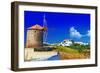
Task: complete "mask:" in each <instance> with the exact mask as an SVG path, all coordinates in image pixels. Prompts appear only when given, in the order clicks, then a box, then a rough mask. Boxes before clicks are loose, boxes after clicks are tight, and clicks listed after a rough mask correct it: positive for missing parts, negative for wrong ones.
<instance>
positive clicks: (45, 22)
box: [43, 14, 48, 43]
mask: <svg viewBox="0 0 100 73" xmlns="http://www.w3.org/2000/svg"><path fill="white" fill-rule="evenodd" d="M43 27H44V28H46V30H45V31H44V35H43V42H44V43H46V42H47V30H48V29H47V21H46V18H45V14H44V16H43Z"/></svg>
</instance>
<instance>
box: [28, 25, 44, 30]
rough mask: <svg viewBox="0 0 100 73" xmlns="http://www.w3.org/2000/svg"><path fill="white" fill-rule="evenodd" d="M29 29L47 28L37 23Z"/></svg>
mask: <svg viewBox="0 0 100 73" xmlns="http://www.w3.org/2000/svg"><path fill="white" fill-rule="evenodd" d="M28 29H32V30H44V29H45V28H44V27H42V26H40V25H38V24H36V25H33V26H31V27H29V28H28Z"/></svg>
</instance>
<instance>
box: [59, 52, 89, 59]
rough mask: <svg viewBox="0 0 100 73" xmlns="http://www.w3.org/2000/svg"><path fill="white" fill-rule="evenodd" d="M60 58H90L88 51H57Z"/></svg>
mask: <svg viewBox="0 0 100 73" xmlns="http://www.w3.org/2000/svg"><path fill="white" fill-rule="evenodd" d="M59 53H60V58H61V60H64V59H88V58H90V52H82V53H66V52H59Z"/></svg>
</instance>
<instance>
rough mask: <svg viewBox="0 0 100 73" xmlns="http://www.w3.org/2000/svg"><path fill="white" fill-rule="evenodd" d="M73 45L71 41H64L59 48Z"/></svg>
mask: <svg viewBox="0 0 100 73" xmlns="http://www.w3.org/2000/svg"><path fill="white" fill-rule="evenodd" d="M73 43H74V41H72V40H64V41H63V42H61V43H60V44H59V45H61V46H71V45H73Z"/></svg>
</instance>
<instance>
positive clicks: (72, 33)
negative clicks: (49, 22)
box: [70, 27, 82, 38]
mask: <svg viewBox="0 0 100 73" xmlns="http://www.w3.org/2000/svg"><path fill="white" fill-rule="evenodd" d="M70 37H72V38H81V37H82V34H80V32H79V31H77V29H75V28H74V27H71V28H70Z"/></svg>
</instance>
